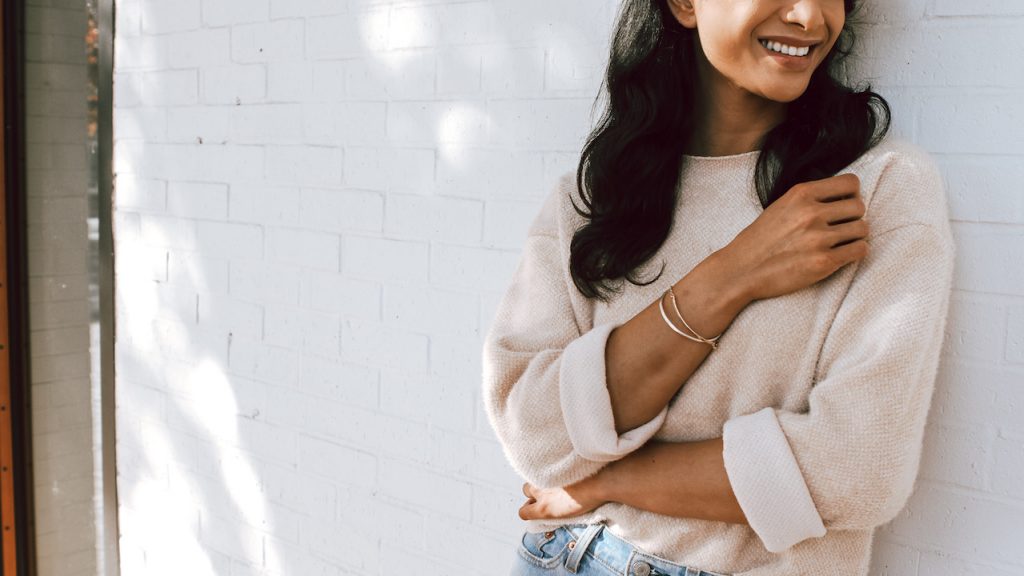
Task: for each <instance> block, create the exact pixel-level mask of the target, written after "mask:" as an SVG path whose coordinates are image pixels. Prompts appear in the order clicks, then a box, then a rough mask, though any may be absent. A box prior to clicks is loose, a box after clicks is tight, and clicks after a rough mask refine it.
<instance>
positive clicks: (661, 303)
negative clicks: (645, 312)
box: [658, 294, 721, 350]
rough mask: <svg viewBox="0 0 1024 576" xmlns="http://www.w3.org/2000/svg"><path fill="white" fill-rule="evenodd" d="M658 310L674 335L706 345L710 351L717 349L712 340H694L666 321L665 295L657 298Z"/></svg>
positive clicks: (669, 321) (715, 343)
mask: <svg viewBox="0 0 1024 576" xmlns="http://www.w3.org/2000/svg"><path fill="white" fill-rule="evenodd" d="M658 309H659V310H661V317H662V318H663V319H664V320H665V323H666V324H668V327H669V328H671V329H672V330H673V331H674V332H675V333H676V334H679V335H680V336H684V337H686V338H689V339H690V340H693V341H694V342H700V343H702V344H707V345H709V346H711V349H712V350H717V349H718V343H717V342H715V341H714V340H708V339H707V338H695V337H693V336H691V335H689V334H687V333H686V332H683V331H682V330H680V329H679V328H677V327H676V325H675V324H673V323H672V321H671V320H669V319H668V314H666V313H665V294H662V295H661V298H658ZM719 336H721V335H719Z"/></svg>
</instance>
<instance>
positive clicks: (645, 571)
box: [633, 560, 651, 576]
mask: <svg viewBox="0 0 1024 576" xmlns="http://www.w3.org/2000/svg"><path fill="white" fill-rule="evenodd" d="M633 572H634V573H635V574H636V576H649V575H650V573H651V565H650V564H648V563H647V562H644V561H642V560H637V561H636V562H633Z"/></svg>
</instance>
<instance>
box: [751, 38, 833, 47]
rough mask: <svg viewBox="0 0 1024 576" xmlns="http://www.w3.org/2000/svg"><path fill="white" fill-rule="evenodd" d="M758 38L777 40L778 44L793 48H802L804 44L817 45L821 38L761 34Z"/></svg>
mask: <svg viewBox="0 0 1024 576" xmlns="http://www.w3.org/2000/svg"><path fill="white" fill-rule="evenodd" d="M758 40H767V41H769V42H778V43H779V44H785V45H787V46H792V47H794V48H803V47H804V46H817V45H818V44H821V42H822V41H821V40H803V39H800V38H793V37H792V36H763V37H761V38H758Z"/></svg>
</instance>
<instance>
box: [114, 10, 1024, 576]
mask: <svg viewBox="0 0 1024 576" xmlns="http://www.w3.org/2000/svg"><path fill="white" fill-rule="evenodd" d="M616 6H617V3H615V2H613V1H612V0H602V1H599V2H598V1H595V0H562V1H559V2H541V1H540V0H518V1H512V0H490V1H468V2H467V1H458V2H456V1H410V2H387V1H381V0H377V1H374V0H350V1H348V2H344V1H342V0H336V1H331V0H173V1H172V0H121V1H120V2H119V3H118V6H117V31H118V35H117V41H116V73H115V81H116V87H115V90H116V110H115V136H116V146H115V156H116V171H117V195H116V206H117V208H116V210H117V214H116V223H117V230H116V234H117V244H116V246H117V262H118V263H117V274H118V280H117V290H118V295H119V296H118V341H117V368H118V381H117V388H118V435H119V442H118V464H119V496H120V500H121V508H120V517H121V530H122V538H121V554H122V570H123V573H124V574H126V575H132V574H147V575H149V574H164V573H168V574H170V573H176V574H180V573H183V572H182V571H184V573H188V574H205V573H210V574H231V575H235V574H246V575H249V574H302V575H307V574H316V575H319V574H334V575H338V574H360V575H363V574H384V573H415V574H424V575H428V574H455V573H465V572H467V571H473V573H483V571H484V570H486V571H489V572H493V573H495V574H497V573H503V572H506V571H507V570H506V569H505V566H506V565H508V564H509V563H510V562H511V559H512V554H513V553H514V552H513V550H514V546H515V541H516V536H517V535H518V534H519V530H520V526H521V525H520V521H519V519H518V517H517V515H516V510H517V509H518V507H519V505H520V504H521V501H522V497H521V493H520V486H521V481H520V480H519V479H518V478H517V477H516V476H515V474H514V473H513V472H512V471H511V469H510V468H509V467H508V466H507V465H506V464H505V462H504V459H503V456H502V453H501V449H500V447H499V446H498V444H497V443H496V441H495V440H494V438H493V436H492V433H491V431H490V429H489V426H488V424H487V421H486V417H485V416H484V414H483V412H482V409H481V407H480V403H479V399H478V389H479V385H480V383H479V374H480V370H481V366H480V365H479V359H480V346H481V344H482V342H481V339H482V335H483V334H484V333H485V331H486V328H487V326H488V323H489V321H490V319H491V316H492V313H493V310H494V307H495V306H496V304H497V300H498V298H499V297H500V295H501V293H502V292H503V291H504V289H505V286H506V282H507V281H508V279H509V277H510V275H511V273H512V271H513V269H514V266H515V263H516V261H517V259H518V255H519V250H520V247H521V244H522V240H523V238H524V235H525V232H526V227H527V225H528V223H529V221H530V220H531V218H532V217H533V215H534V214H535V213H536V211H537V209H538V208H539V207H540V201H541V199H542V198H543V196H544V195H545V194H546V193H547V192H548V191H549V190H550V187H551V186H552V185H553V184H554V180H555V177H556V176H557V175H558V174H560V173H562V172H564V171H566V170H569V169H572V168H573V167H574V166H575V164H576V160H577V154H578V153H579V149H580V146H581V144H582V140H583V137H584V136H585V134H586V131H587V128H588V127H589V121H590V112H591V104H592V102H593V98H594V96H595V95H596V93H597V88H598V85H599V82H600V76H601V73H602V72H603V66H604V62H605V58H606V54H607V52H606V44H607V36H608V33H609V30H610V26H611V21H612V16H613V13H614V10H615V8H616ZM971 6H973V8H965V7H964V3H962V2H953V1H951V0H929V1H925V0H907V1H905V2H901V3H899V4H898V5H896V4H895V3H894V4H889V3H884V4H883V3H882V2H881V1H880V0H875V2H874V3H873V5H872V6H870V7H869V8H870V9H869V10H868V13H867V17H868V19H869V20H871V21H872V22H874V24H873V25H872V26H873V28H872V30H871V31H870V32H869V33H867V34H864V35H863V38H862V39H863V47H864V55H865V59H864V68H863V69H864V70H865V73H866V74H867V75H869V76H872V77H875V78H876V82H875V86H876V88H877V89H879V90H880V91H882V92H883V93H884V94H885V95H887V96H889V97H890V99H891V101H892V102H893V104H894V105H895V108H896V115H897V116H896V117H897V122H896V130H897V132H899V133H901V134H903V135H905V136H907V137H909V138H911V139H913V140H915V141H917V142H919V143H921V144H922V145H924V146H925V147H926V148H928V149H929V150H931V151H932V152H934V153H935V154H936V155H937V158H938V159H939V161H940V162H941V164H942V166H943V167H944V169H945V170H946V173H947V178H948V180H949V183H950V189H949V194H950V198H951V200H952V207H953V209H954V216H955V219H956V224H955V228H956V233H957V236H958V238H959V242H960V262H959V271H958V276H957V284H956V295H955V303H954V309H953V315H954V317H953V320H952V323H951V325H950V335H949V338H948V344H947V349H946V353H945V359H944V364H943V370H942V376H941V381H940V384H939V391H938V393H937V395H936V402H935V409H934V411H933V414H932V418H931V423H930V429H929V436H928V444H927V448H926V458H925V460H924V462H923V465H922V477H921V479H920V484H919V486H920V488H919V490H918V492H917V494H916V495H915V496H914V498H913V500H912V501H911V503H910V505H909V506H908V508H907V511H906V513H905V514H903V515H901V516H900V517H899V518H898V519H897V520H895V521H894V522H893V523H891V524H890V525H888V526H886V527H885V528H883V529H882V530H881V531H880V534H879V537H878V540H877V541H878V544H877V553H876V572H877V573H883V570H888V572H887V573H888V574H891V575H897V574H898V575H915V574H921V575H925V574H927V575H942V574H965V573H978V574H980V573H982V571H984V573H985V574H1004V575H1008V574H1011V573H1018V572H1020V570H1021V569H1022V568H1024V550H1022V549H1021V548H1020V546H1014V545H1012V544H1011V541H1012V538H1014V537H1017V536H1020V534H1021V532H1022V531H1024V528H1022V526H1024V492H1022V489H1021V486H1024V456H1022V454H1024V450H1022V448H1024V424H1022V419H1021V418H1020V414H1021V410H1022V405H1024V387H1022V386H1021V376H1022V375H1024V366H1022V364H1024V267H1022V266H1021V264H1022V261H1021V260H1022V259H1021V257H1020V256H1019V254H1020V253H1021V252H1020V250H1019V248H1021V247H1024V202H1022V200H1021V198H1022V196H1021V194H1020V192H1021V190H1020V186H1021V185H1020V182H1021V181H1022V177H1024V169H1022V164H1024V163H1022V162H1021V159H1022V156H1024V144H1022V142H1024V140H1021V139H1020V138H1018V137H1017V136H1018V134H1020V133H1022V132H1024V130H1022V129H1024V107H1022V106H1021V105H1020V104H1018V103H1017V102H1018V101H1019V100H1020V96H1022V95H1024V78H1022V77H1021V73H1020V70H1021V68H1020V67H1019V66H1017V60H1016V59H1017V58H1018V57H1019V54H1020V53H1021V50H1020V48H1021V43H1022V40H1021V38H1022V37H1024V19H1022V18H1021V16H1022V15H1024V10H1022V9H1021V8H1019V7H1018V6H1017V4H1016V3H1011V2H1006V1H1003V2H998V1H991V2H975V3H972V4H971ZM1011 247H1013V248H1016V250H1011V249H1010V248H1011ZM1015 416H1016V417H1015ZM483 567H487V568H483Z"/></svg>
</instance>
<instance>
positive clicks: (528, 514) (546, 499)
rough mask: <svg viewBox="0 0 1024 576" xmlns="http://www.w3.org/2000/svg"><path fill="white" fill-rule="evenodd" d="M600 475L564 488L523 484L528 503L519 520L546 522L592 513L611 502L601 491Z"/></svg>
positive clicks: (523, 506) (523, 508) (520, 511)
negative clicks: (547, 520)
mask: <svg viewBox="0 0 1024 576" xmlns="http://www.w3.org/2000/svg"><path fill="white" fill-rule="evenodd" d="M598 475H599V474H598ZM598 475H595V476H591V477H589V478H585V479H583V480H581V481H579V482H577V483H575V484H570V485H568V486H563V487H561V488H537V487H536V486H534V485H533V484H530V483H529V482H527V483H525V484H523V494H524V495H525V496H526V498H527V500H526V503H525V504H523V505H522V507H521V508H519V517H520V518H522V519H523V520H543V519H554V518H568V517H570V516H578V515H580V514H584V513H586V512H590V511H591V510H593V509H594V508H597V507H598V506H600V505H602V504H604V503H606V502H608V500H607V499H606V498H604V497H603V495H602V491H601V490H600V483H599V481H598V478H597V476H598Z"/></svg>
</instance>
